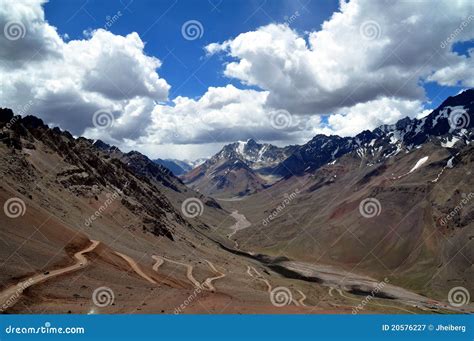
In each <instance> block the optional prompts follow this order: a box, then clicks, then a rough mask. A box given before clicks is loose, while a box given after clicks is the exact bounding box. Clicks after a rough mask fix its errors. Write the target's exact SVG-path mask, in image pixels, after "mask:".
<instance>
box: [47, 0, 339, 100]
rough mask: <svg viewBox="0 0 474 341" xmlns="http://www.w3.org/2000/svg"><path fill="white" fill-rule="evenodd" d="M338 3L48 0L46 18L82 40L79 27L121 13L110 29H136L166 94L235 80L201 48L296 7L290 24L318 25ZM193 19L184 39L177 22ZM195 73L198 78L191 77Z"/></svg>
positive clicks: (300, 27) (296, 0) (118, 31)
mask: <svg viewBox="0 0 474 341" xmlns="http://www.w3.org/2000/svg"><path fill="white" fill-rule="evenodd" d="M337 7H338V3H337V1H314V0H313V1H308V0H272V1H268V0H251V1H239V0H230V1H229V0H226V1H223V0H209V1H208V0H187V1H186V0H160V1H153V0H146V1H142V0H120V1H100V0H89V1H84V0H70V1H61V0H52V1H50V2H48V3H47V4H46V5H45V14H46V19H47V20H48V21H49V22H50V23H51V24H53V25H54V26H56V27H57V28H58V31H59V33H60V34H68V35H69V37H70V39H82V38H83V31H84V30H91V29H92V30H93V29H97V28H100V27H103V26H104V25H105V22H106V21H107V19H106V18H107V16H111V17H112V16H113V15H115V14H117V12H118V11H121V13H122V14H123V16H122V17H120V19H119V20H117V21H116V22H115V23H114V24H113V25H112V26H111V27H110V28H109V30H110V31H111V32H113V33H115V34H119V35H126V34H128V33H130V32H134V31H135V32H137V33H138V34H139V35H140V37H141V38H142V40H144V41H145V42H146V47H145V51H146V53H147V54H150V55H153V56H156V57H158V58H159V59H160V60H161V61H162V62H163V66H162V68H161V69H160V71H161V72H160V75H161V76H162V77H163V78H165V79H166V80H167V81H168V82H169V83H170V85H171V86H172V88H171V93H170V97H175V96H177V95H184V96H189V97H197V96H201V95H202V94H203V93H204V92H205V91H206V90H207V87H208V86H225V85H226V84H228V83H233V84H236V85H237V84H239V85H240V83H239V82H238V81H235V80H231V79H229V78H227V77H224V76H223V74H222V71H223V70H222V58H218V57H217V56H213V57H211V58H208V57H206V53H205V51H204V47H205V46H206V45H207V44H210V43H213V42H219V41H224V40H227V39H229V38H231V37H235V36H237V35H238V34H239V33H242V32H246V31H251V30H254V29H256V28H258V27H260V26H263V25H267V24H269V23H272V22H284V21H285V20H286V19H287V18H290V17H291V16H292V15H295V13H296V12H298V14H299V16H298V18H297V20H294V22H293V23H292V26H293V28H294V29H297V30H298V31H300V32H304V31H308V30H315V29H319V27H320V26H321V23H322V22H323V21H324V20H325V19H327V18H328V17H329V16H330V15H331V14H332V13H333V12H334V11H335V10H336V9H337ZM188 20H198V21H200V22H201V23H202V25H203V27H204V33H203V36H202V38H200V39H198V40H194V41H188V40H185V39H183V37H182V35H181V25H182V24H183V23H184V22H186V21H188ZM196 78H197V79H196Z"/></svg>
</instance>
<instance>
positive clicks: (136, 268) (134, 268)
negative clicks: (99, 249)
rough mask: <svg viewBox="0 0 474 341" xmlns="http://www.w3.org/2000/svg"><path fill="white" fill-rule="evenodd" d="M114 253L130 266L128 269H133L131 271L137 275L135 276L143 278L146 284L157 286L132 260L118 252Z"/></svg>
mask: <svg viewBox="0 0 474 341" xmlns="http://www.w3.org/2000/svg"><path fill="white" fill-rule="evenodd" d="M114 252H115V254H116V255H118V256H120V257H122V258H123V259H124V260H125V261H126V262H127V263H128V264H129V265H130V267H131V268H132V269H133V271H135V272H136V273H137V275H139V276H140V277H142V278H144V279H145V280H147V281H148V282H150V283H152V284H158V282H157V281H155V280H154V279H153V278H151V277H150V276H148V275H147V274H146V273H144V272H143V270H142V269H140V267H139V266H138V264H137V262H135V261H134V260H133V259H132V258H130V257H129V256H127V255H124V254H123V253H120V252H118V251H114Z"/></svg>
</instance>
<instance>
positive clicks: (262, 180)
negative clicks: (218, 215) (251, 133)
mask: <svg viewBox="0 0 474 341" xmlns="http://www.w3.org/2000/svg"><path fill="white" fill-rule="evenodd" d="M294 148H295V147H294V146H289V147H285V148H279V147H276V146H273V145H271V144H259V143H257V142H256V141H255V140H253V139H249V140H247V141H239V142H235V143H232V144H228V145H226V146H224V147H223V148H222V150H221V151H220V152H219V153H217V154H216V155H214V156H213V157H212V158H210V159H209V160H206V161H205V162H204V163H203V164H201V165H200V166H198V167H196V168H194V169H193V170H192V171H190V172H188V173H186V174H185V175H184V176H182V177H181V178H182V179H183V181H184V183H186V184H188V185H189V186H191V187H192V188H194V189H196V190H199V191H201V192H203V193H207V194H214V195H225V196H236V195H238V196H242V195H246V194H251V193H254V192H255V191H257V190H260V189H262V188H265V187H266V186H268V185H269V184H270V183H272V182H273V181H274V180H275V179H274V178H273V177H272V173H273V169H274V168H275V167H276V166H277V165H278V164H280V163H281V162H282V161H283V160H285V159H286V158H287V157H288V156H289V155H290V154H291V153H292V151H293V149H294Z"/></svg>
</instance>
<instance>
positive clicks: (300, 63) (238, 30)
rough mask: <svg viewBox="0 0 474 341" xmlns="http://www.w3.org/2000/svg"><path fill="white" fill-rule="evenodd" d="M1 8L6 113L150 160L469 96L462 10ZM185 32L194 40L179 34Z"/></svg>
mask: <svg viewBox="0 0 474 341" xmlns="http://www.w3.org/2000/svg"><path fill="white" fill-rule="evenodd" d="M0 5H1V6H0V25H3V26H4V29H3V30H2V31H3V32H7V30H6V29H7V28H8V27H9V25H11V24H12V23H13V24H14V25H17V26H19V27H20V33H22V34H21V35H20V36H19V37H9V36H7V35H5V36H1V37H0V51H1V52H0V72H1V74H2V78H3V80H4V87H3V92H0V101H1V102H2V105H3V106H9V107H12V108H13V109H14V110H16V111H17V112H20V113H23V114H29V113H31V114H35V115H37V116H40V117H41V118H43V119H44V120H45V122H46V123H48V124H50V125H52V126H53V125H54V126H59V127H60V128H62V129H66V130H69V131H71V132H72V133H73V134H74V135H76V136H79V135H83V136H87V137H89V138H93V139H98V138H100V139H103V140H104V141H106V142H109V143H111V144H115V145H117V146H119V147H120V148H121V149H123V150H125V151H128V150H132V149H137V150H139V151H141V152H143V153H145V154H147V155H149V156H151V157H161V158H167V157H172V158H178V159H194V158H199V157H208V156H210V155H212V154H213V153H215V152H217V151H218V150H219V149H220V148H222V146H223V145H224V144H226V143H231V142H234V141H235V140H245V139H248V138H254V139H255V140H258V141H261V142H269V143H274V144H277V145H287V144H295V143H298V144H301V143H304V142H306V141H308V140H309V139H311V138H312V137H313V136H314V135H316V134H318V133H323V134H337V135H342V136H349V135H355V134H357V133H358V132H360V131H362V130H364V129H374V128H375V127H377V126H379V125H380V124H390V123H395V122H396V121H397V120H399V119H401V118H403V117H405V116H410V117H422V116H423V115H426V114H427V113H428V112H429V110H430V109H433V108H435V107H437V106H438V105H439V104H440V103H441V102H442V101H443V100H445V99H446V98H447V97H448V96H451V95H455V94H457V93H458V92H460V91H461V90H462V89H464V88H469V87H473V86H474V71H473V70H474V64H473V59H472V58H471V55H472V54H473V50H472V49H473V47H474V3H472V1H469V0H462V1H459V2H455V3H452V2H448V1H439V2H436V3H433V2H430V1H418V2H407V1H404V2H382V1H376V0H350V1H345V2H341V3H339V2H338V1H316V0H271V1H270V0H226V1H224V0H209V1H208V0H199V1H198V0H188V1H185V0H161V1H151V0H116V1H112V0H110V1H100V0H69V1H61V0H50V1H45V0H31V1H29V2H24V1H11V0H0ZM189 21H194V22H197V23H198V24H199V25H200V26H201V27H202V30H200V32H199V33H200V34H199V36H198V37H197V39H186V37H185V36H184V35H183V31H182V30H183V27H184V26H185V25H186V23H188V22H189ZM12 32H14V31H12ZM101 115H102V117H105V118H106V119H105V122H106V123H107V125H106V126H105V127H103V126H101V125H100V124H99V123H98V120H97V119H96V118H97V117H101ZM104 115H105V116H104Z"/></svg>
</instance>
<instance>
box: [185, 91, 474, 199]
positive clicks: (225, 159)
mask: <svg viewBox="0 0 474 341" xmlns="http://www.w3.org/2000/svg"><path fill="white" fill-rule="evenodd" d="M473 115H474V89H470V90H466V91H464V92H462V93H460V94H459V95H457V96H453V97H449V98H448V99H446V100H445V101H444V102H443V103H442V104H441V105H440V106H439V107H438V108H437V109H435V110H433V112H431V113H430V114H429V115H428V116H426V117H424V118H422V119H410V118H408V117H406V118H404V119H402V120H400V121H398V122H397V123H395V124H392V125H383V126H380V127H378V128H376V129H374V130H373V131H369V130H366V131H363V132H361V133H359V134H358V135H356V136H354V137H340V136H334V135H333V136H326V135H316V136H315V137H314V138H312V139H311V140H310V141H309V142H307V143H305V144H303V145H301V146H288V147H284V148H279V147H276V146H273V145H270V144H259V143H257V142H255V141H254V140H248V141H246V142H242V141H240V142H236V143H232V144H229V145H226V146H224V148H223V149H222V150H221V151H220V152H219V153H217V154H216V155H214V156H213V157H212V158H211V159H209V160H207V161H206V162H205V163H203V164H202V165H201V166H199V167H196V168H195V169H193V170H192V171H190V172H188V173H186V174H185V175H184V176H182V177H181V178H182V179H183V181H184V183H186V184H188V185H189V186H191V187H192V188H195V189H197V190H199V191H201V192H202V193H204V194H209V195H225V196H234V195H239V196H242V195H246V194H251V193H254V192H256V191H259V190H261V189H262V188H265V187H267V186H269V185H271V184H272V183H274V182H275V181H276V180H279V179H282V178H289V177H292V176H295V175H296V176H301V175H303V174H305V173H312V172H314V171H316V170H317V169H319V168H320V167H322V166H324V165H326V164H328V163H330V162H334V161H335V160H336V159H338V158H340V157H341V156H343V155H346V154H349V153H352V154H354V155H355V156H357V157H358V158H360V159H362V160H364V162H365V163H366V164H371V163H376V162H380V161H381V160H383V159H385V158H390V157H393V156H396V155H397V154H399V153H401V152H407V151H410V150H412V149H414V148H418V147H419V146H421V145H422V144H424V143H426V142H428V141H431V140H434V141H437V142H436V143H438V144H444V145H446V146H449V145H450V144H453V143H465V144H466V143H469V141H470V140H471V139H472V127H473V126H474V118H473Z"/></svg>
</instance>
